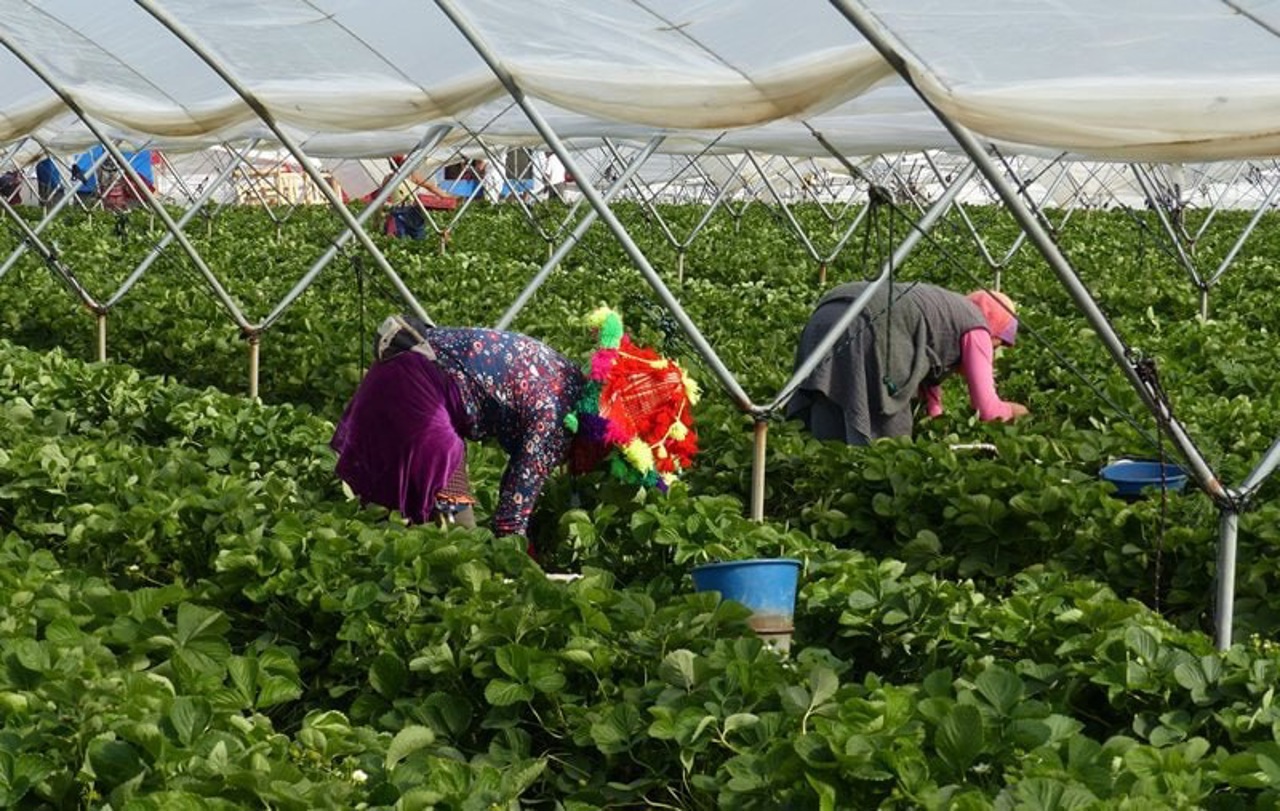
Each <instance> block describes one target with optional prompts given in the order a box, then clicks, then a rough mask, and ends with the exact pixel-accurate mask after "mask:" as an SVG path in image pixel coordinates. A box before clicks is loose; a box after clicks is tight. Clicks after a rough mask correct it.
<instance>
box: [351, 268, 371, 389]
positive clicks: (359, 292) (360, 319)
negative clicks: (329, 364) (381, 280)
mask: <svg viewBox="0 0 1280 811" xmlns="http://www.w3.org/2000/svg"><path fill="white" fill-rule="evenodd" d="M351 267H352V269H353V270H354V271H355V274H356V302H357V306H356V319H357V321H356V343H357V344H359V345H360V374H361V375H362V376H363V374H364V373H365V372H366V371H367V370H368V368H369V366H368V361H367V358H366V356H365V339H364V321H365V306H364V257H363V256H361V255H360V254H355V255H354V256H352V257H351Z"/></svg>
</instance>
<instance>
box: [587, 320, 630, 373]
mask: <svg viewBox="0 0 1280 811" xmlns="http://www.w3.org/2000/svg"><path fill="white" fill-rule="evenodd" d="M587 325H588V326H592V327H595V328H596V329H598V330H600V346H602V347H604V348H605V349H617V348H618V347H619V346H621V345H622V316H620V315H618V313H617V311H616V310H614V309H612V308H610V307H597V308H595V309H594V310H592V311H591V312H590V313H588V314H587ZM588 371H590V370H588Z"/></svg>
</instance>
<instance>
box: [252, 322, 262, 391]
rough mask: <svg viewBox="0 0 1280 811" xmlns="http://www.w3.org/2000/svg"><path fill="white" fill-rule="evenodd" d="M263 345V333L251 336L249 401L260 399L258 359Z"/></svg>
mask: <svg viewBox="0 0 1280 811" xmlns="http://www.w3.org/2000/svg"><path fill="white" fill-rule="evenodd" d="M261 345H262V333H260V332H255V333H252V334H251V335H249V399H250V400H256V399H258V358H259V349H260V347H261Z"/></svg>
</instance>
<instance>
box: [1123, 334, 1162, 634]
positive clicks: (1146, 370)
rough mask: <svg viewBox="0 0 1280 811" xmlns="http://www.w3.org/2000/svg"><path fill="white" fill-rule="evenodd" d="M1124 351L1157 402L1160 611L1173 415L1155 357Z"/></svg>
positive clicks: (1155, 595)
mask: <svg viewBox="0 0 1280 811" xmlns="http://www.w3.org/2000/svg"><path fill="white" fill-rule="evenodd" d="M1125 354H1126V355H1127V356H1128V358H1129V360H1130V362H1131V363H1133V367H1134V370H1135V371H1136V372H1137V373H1138V379H1139V380H1141V381H1142V383H1143V385H1144V386H1146V387H1147V390H1148V391H1149V392H1151V396H1152V398H1153V399H1154V400H1155V403H1156V405H1157V407H1156V408H1154V409H1152V417H1153V418H1154V420H1155V424H1156V453H1157V458H1158V460H1159V463H1160V525H1159V528H1158V529H1157V530H1156V548H1155V559H1154V561H1152V573H1151V579H1152V583H1151V591H1152V606H1151V607H1152V609H1153V610H1154V611H1155V612H1156V613H1157V614H1159V613H1160V604H1161V599H1160V592H1161V588H1162V587H1163V575H1164V539H1165V531H1166V529H1167V528H1168V525H1169V482H1168V473H1167V470H1168V460H1167V454H1166V453H1165V447H1164V434H1165V429H1166V428H1167V427H1168V426H1169V423H1170V420H1171V419H1172V411H1171V410H1170V408H1169V398H1168V396H1167V395H1166V394H1165V391H1164V387H1163V386H1161V385H1160V373H1159V371H1158V370H1157V369H1156V362H1155V359H1154V358H1147V357H1141V356H1138V355H1137V354H1136V353H1135V352H1134V351H1133V350H1132V349H1126V350H1125Z"/></svg>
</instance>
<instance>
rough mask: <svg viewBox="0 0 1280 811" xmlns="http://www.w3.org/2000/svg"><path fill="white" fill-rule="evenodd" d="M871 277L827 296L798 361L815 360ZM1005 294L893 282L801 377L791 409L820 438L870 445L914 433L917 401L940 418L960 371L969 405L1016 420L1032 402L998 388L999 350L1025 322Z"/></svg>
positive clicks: (988, 416)
mask: <svg viewBox="0 0 1280 811" xmlns="http://www.w3.org/2000/svg"><path fill="white" fill-rule="evenodd" d="M867 285H868V282H852V283H849V284H844V285H840V286H839V287H836V288H835V289H833V290H832V291H831V292H829V293H827V294H826V295H825V296H823V297H822V299H821V301H819V302H818V306H817V308H816V309H815V310H814V312H813V315H812V316H810V318H809V322H808V324H806V325H805V328H804V332H803V333H802V334H801V337H800V346H799V347H798V349H797V350H796V367H797V368H798V367H799V365H800V363H801V362H802V361H803V360H804V359H805V358H807V357H808V356H809V355H810V354H811V353H812V352H813V350H814V348H815V347H816V346H817V345H818V343H819V342H820V341H821V340H822V339H823V337H824V336H826V334H827V333H828V332H830V330H831V327H832V326H833V325H834V324H835V322H836V321H837V320H839V318H840V316H841V315H843V314H844V312H845V311H846V310H847V309H848V307H849V305H850V304H851V303H852V302H853V301H854V300H855V299H856V298H857V297H858V296H859V295H861V293H862V292H863V290H865V289H866V287H867ZM1013 309H1014V306H1013V302H1012V301H1010V300H1009V298H1008V297H1007V296H1005V295H1003V294H1002V293H997V292H992V291H987V290H979V291H976V292H974V293H970V294H969V295H968V296H962V295H960V294H959V293H953V292H951V291H950V290H945V289H943V288H941V287H935V286H934V285H930V284H920V283H898V284H893V285H892V296H890V286H889V285H886V286H884V287H883V288H882V289H881V290H878V291H877V292H876V293H875V294H874V295H873V296H872V297H871V299H870V301H869V302H868V304H867V307H866V308H865V309H864V310H863V311H862V312H861V313H860V314H859V315H858V317H857V318H855V319H854V320H853V322H852V323H851V324H850V325H849V327H848V328H847V329H846V331H845V334H844V335H843V336H842V337H841V339H840V340H839V341H837V342H836V344H835V346H834V347H833V348H832V350H831V352H830V353H829V354H828V355H827V357H826V358H825V359H824V360H823V362H822V363H820V364H819V365H818V366H817V368H815V369H814V370H813V372H812V373H810V374H809V376H808V377H807V378H806V379H805V380H804V381H802V382H801V384H800V388H799V389H797V391H796V394H795V396H794V397H793V398H792V399H791V401H790V402H789V403H788V404H787V416H788V417H793V418H796V419H799V420H801V421H803V422H804V424H805V425H806V427H808V429H809V431H810V432H811V433H812V434H813V435H814V436H815V437H817V438H818V439H839V440H842V441H844V442H847V443H848V444H850V445H866V444H868V443H869V442H870V441H871V440H873V439H878V438H880V437H891V436H911V428H912V414H911V411H912V409H911V406H912V401H913V400H916V399H923V400H924V402H925V409H926V412H927V413H928V414H929V416H931V417H936V416H938V415H940V414H941V413H942V397H941V392H940V390H939V388H938V386H939V384H940V383H941V382H942V380H943V378H945V377H947V376H948V375H950V374H951V373H952V372H954V371H956V370H957V369H958V370H959V371H960V373H961V374H962V375H963V376H964V379H965V381H966V382H967V383H968V386H969V402H970V403H971V404H972V405H973V407H974V409H975V410H976V411H977V412H978V416H979V418H980V419H983V420H1011V419H1016V418H1017V417H1021V416H1024V415H1025V414H1027V413H1028V412H1027V407H1026V406H1024V405H1022V404H1020V403H1013V402H1007V401H1004V400H1001V399H1000V396H999V395H998V394H997V393H996V387H995V376H994V373H993V370H992V363H993V357H994V355H993V353H994V350H995V349H996V348H998V347H1000V346H1005V345H1012V344H1013V343H1014V340H1015V339H1016V337H1017V331H1018V319H1017V318H1016V317H1015V316H1014V315H1013Z"/></svg>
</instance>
